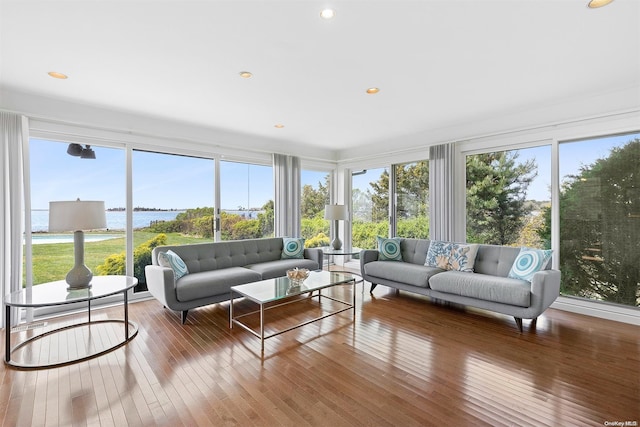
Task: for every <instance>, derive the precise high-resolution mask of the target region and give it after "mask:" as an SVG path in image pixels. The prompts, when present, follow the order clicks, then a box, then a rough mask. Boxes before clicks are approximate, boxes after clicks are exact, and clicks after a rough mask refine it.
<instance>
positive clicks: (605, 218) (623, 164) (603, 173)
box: [543, 138, 640, 306]
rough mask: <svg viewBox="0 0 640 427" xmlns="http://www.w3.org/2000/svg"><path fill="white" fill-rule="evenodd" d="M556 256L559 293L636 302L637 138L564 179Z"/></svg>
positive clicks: (639, 231)
mask: <svg viewBox="0 0 640 427" xmlns="http://www.w3.org/2000/svg"><path fill="white" fill-rule="evenodd" d="M547 215H548V211H547ZM547 223H548V224H550V222H547ZM547 231H548V230H544V231H543V233H544V234H546V233H547ZM560 257H561V258H560V270H561V271H562V292H563V293H567V294H570V295H577V296H584V297H587V298H595V299H601V300H604V301H610V302H615V303H620V304H625V305H631V306H638V305H640V263H639V262H638V260H639V259H640V139H637V138H636V139H633V140H631V141H629V142H628V143H627V144H625V145H624V146H622V147H617V148H613V149H612V150H611V152H610V154H609V156H608V157H606V158H603V159H598V160H596V161H595V162H594V163H593V164H591V165H587V166H583V167H582V168H581V170H580V173H579V174H578V175H576V176H573V177H570V180H569V181H568V182H566V183H565V184H564V185H563V188H562V191H561V193H560Z"/></svg>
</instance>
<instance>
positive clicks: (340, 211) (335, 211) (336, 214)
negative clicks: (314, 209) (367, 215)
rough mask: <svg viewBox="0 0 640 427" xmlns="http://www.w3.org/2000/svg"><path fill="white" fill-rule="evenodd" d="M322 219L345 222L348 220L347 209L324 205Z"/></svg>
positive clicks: (339, 206)
mask: <svg viewBox="0 0 640 427" xmlns="http://www.w3.org/2000/svg"><path fill="white" fill-rule="evenodd" d="M324 219H331V220H347V219H349V209H347V206H346V205H325V207H324Z"/></svg>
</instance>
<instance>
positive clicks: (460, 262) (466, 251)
mask: <svg viewBox="0 0 640 427" xmlns="http://www.w3.org/2000/svg"><path fill="white" fill-rule="evenodd" d="M477 253H478V245H476V244H470V245H463V244H459V243H452V244H451V247H450V255H449V268H447V270H457V271H466V272H468V273H473V265H474V264H475V263H476V254H477Z"/></svg>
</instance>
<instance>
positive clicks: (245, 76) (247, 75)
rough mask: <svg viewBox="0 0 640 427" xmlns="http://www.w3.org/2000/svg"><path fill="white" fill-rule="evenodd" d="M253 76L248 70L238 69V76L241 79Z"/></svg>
mask: <svg viewBox="0 0 640 427" xmlns="http://www.w3.org/2000/svg"><path fill="white" fill-rule="evenodd" d="M252 76H253V74H251V73H250V72H249V71H240V77H242V78H243V79H249V78H251V77H252Z"/></svg>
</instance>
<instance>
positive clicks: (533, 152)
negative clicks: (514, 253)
mask: <svg viewBox="0 0 640 427" xmlns="http://www.w3.org/2000/svg"><path fill="white" fill-rule="evenodd" d="M550 183H551V147H550V146H541V147H534V148H523V149H518V150H508V151H496V152H489V153H481V154H474V155H468V156H467V158H466V191H467V241H468V242H473V243H485V244H494V245H509V246H528V247H535V248H549V247H550V246H551V233H550V226H549V227H548V224H546V223H545V219H546V218H550V207H551V194H550V191H551V186H550Z"/></svg>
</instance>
